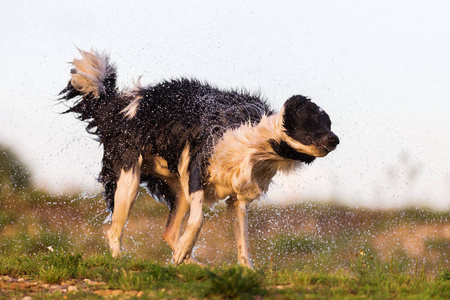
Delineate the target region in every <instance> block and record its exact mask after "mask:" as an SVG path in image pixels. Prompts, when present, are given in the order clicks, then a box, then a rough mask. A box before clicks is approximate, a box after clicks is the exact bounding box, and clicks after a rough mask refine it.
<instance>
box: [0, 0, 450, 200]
mask: <svg viewBox="0 0 450 300" xmlns="http://www.w3.org/2000/svg"><path fill="white" fill-rule="evenodd" d="M449 16H450V2H448V1H444V0H442V1H412V0H407V1H220V2H219V1H211V0H209V1H191V2H188V1H140V2H138V1H70V3H69V2H68V1H6V3H2V9H1V11H0V40H1V41H2V42H1V45H0V87H1V88H0V142H2V143H6V144H7V145H10V146H11V147H12V148H13V149H14V150H16V151H17V152H18V153H19V154H20V155H21V156H22V157H23V159H24V160H25V161H26V163H27V164H28V165H29V166H30V168H31V169H32V172H33V175H34V180H35V181H36V183H37V184H38V185H39V186H44V187H46V188H48V189H49V190H51V191H64V190H69V189H74V188H76V189H84V190H88V191H95V190H99V185H98V184H97V183H96V182H95V178H96V177H97V174H98V173H99V170H100V160H101V153H102V151H101V148H100V147H99V146H98V144H97V143H96V142H95V141H93V139H92V136H90V135H88V134H87V133H86V132H85V130H84V124H83V123H81V122H79V121H77V120H75V118H74V116H73V115H59V114H58V113H59V112H62V111H63V110H64V107H63V106H61V105H57V101H56V100H55V99H57V94H58V93H59V91H60V90H62V89H63V88H64V87H65V85H66V84H67V81H68V79H69V70H70V65H69V64H67V62H70V61H71V60H72V59H73V57H77V56H79V54H78V53H77V50H76V48H75V46H77V47H79V48H81V49H87V50H89V49H90V48H91V47H93V48H96V49H98V50H106V51H107V52H108V53H110V55H111V58H112V60H113V61H115V62H116V63H117V65H118V72H119V85H120V86H127V85H129V84H130V83H131V81H132V80H133V78H137V77H138V76H139V75H141V74H142V75H144V77H143V78H142V81H143V83H153V82H157V81H159V80H161V79H167V78H174V77H178V76H191V77H195V78H198V79H204V80H207V81H209V82H210V83H212V84H215V85H218V86H219V87H224V88H229V87H245V88H247V89H248V90H250V91H261V93H262V94H263V95H264V96H265V97H266V98H267V99H268V100H269V102H270V103H271V104H272V106H273V107H274V108H276V109H279V108H280V107H281V106H282V104H283V102H284V101H285V100H286V99H287V98H289V97H290V96H291V95H294V94H303V95H306V96H309V97H311V98H312V99H313V101H314V102H316V103H317V104H318V105H319V106H321V107H323V108H324V109H325V110H326V111H327V112H328V113H329V115H330V116H331V119H332V121H333V127H332V128H333V131H334V132H335V133H336V134H337V135H338V136H339V137H340V139H341V145H339V147H338V148H337V150H336V151H335V152H333V153H331V154H330V155H329V156H328V157H326V158H322V159H318V160H316V161H315V162H314V164H312V165H310V166H308V167H305V168H304V169H303V170H301V171H299V172H298V173H296V174H293V175H289V176H279V177H277V178H276V180H275V184H274V185H273V186H272V189H271V191H270V192H269V194H268V195H267V197H266V198H267V199H268V200H267V201H273V202H278V201H283V200H285V199H291V200H292V199H297V200H301V199H311V198H312V199H317V200H330V199H335V198H338V199H340V200H341V201H343V202H345V203H348V204H351V205H356V206H373V207H398V206H404V205H421V206H431V207H435V208H440V209H449V208H450V175H449V169H450V157H449V154H448V152H449V149H450V134H449V132H448V131H449V129H450V118H449V117H448V114H449V112H450V104H449V100H450V99H449V95H450V21H449Z"/></svg>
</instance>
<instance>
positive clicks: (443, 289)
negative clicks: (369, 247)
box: [0, 250, 450, 299]
mask: <svg viewBox="0 0 450 300" xmlns="http://www.w3.org/2000/svg"><path fill="white" fill-rule="evenodd" d="M0 261H1V263H0V274H1V275H8V276H11V277H15V278H24V279H26V280H29V281H35V280H37V281H38V282H40V283H42V284H45V283H47V284H65V283H67V282H71V284H72V285H78V286H79V288H78V289H77V291H75V292H70V293H65V296H66V297H68V299H72V298H73V299H76V298H78V299H80V298H88V299H89V298H92V299H95V298H97V299H98V295H99V294H98V291H99V290H104V291H119V293H120V294H118V295H122V296H125V295H128V294H127V293H129V295H134V297H135V298H139V297H141V298H142V299H145V298H165V299H188V298H192V297H194V298H198V299H202V298H211V299H254V298H255V297H256V296H263V297H264V299H298V298H316V299H320V298H331V297H333V298H336V299H353V298H355V299H356V298H361V297H364V298H374V299H399V298H404V299H448V297H450V270H441V271H440V272H439V274H437V275H436V276H434V277H430V276H425V275H424V274H425V272H424V270H422V269H421V268H422V267H420V268H419V269H418V271H417V273H416V274H408V273H404V272H400V271H398V268H396V266H395V262H394V261H392V262H391V263H390V264H389V265H387V266H385V265H383V264H382V263H380V262H379V261H378V259H377V258H375V257H373V256H372V255H371V254H370V253H368V252H364V250H361V253H360V255H359V256H357V257H355V258H354V259H353V260H352V262H351V264H352V267H351V272H350V273H348V272H345V271H344V270H337V271H336V272H333V273H329V272H323V271H314V270H290V269H283V270H276V269H271V268H266V269H261V270H256V271H251V270H248V269H246V268H242V267H239V266H222V267H216V268H202V267H199V266H196V265H181V266H178V267H175V266H173V265H170V264H169V265H162V264H160V263H155V262H152V261H148V260H141V259H133V258H126V257H125V258H120V259H113V258H112V257H111V256H110V255H109V254H106V255H96V256H86V255H83V254H81V253H78V254H73V253H67V252H64V251H54V252H47V253H43V252H40V253H35V254H31V255H22V254H17V253H16V254H12V255H8V256H4V255H1V256H0ZM86 279H89V280H90V281H88V282H96V283H98V282H101V283H102V284H96V285H93V284H89V283H88V284H86V283H85V282H86ZM83 285H84V287H83ZM83 289H84V290H83ZM50 290H51V288H50ZM2 293H3V294H4V296H5V297H6V296H7V297H11V296H12V295H14V296H17V297H19V296H24V295H30V291H28V290H23V291H17V290H16V291H9V292H8V291H7V290H5V288H3V289H2V291H0V299H1V298H3V297H2ZM139 293H140V294H139ZM138 294H139V295H140V296H139V297H138V296H137V295H138ZM31 295H32V296H33V297H36V298H39V299H58V298H60V297H61V293H58V292H56V293H50V294H47V292H46V291H45V290H43V291H41V292H37V293H31ZM5 299H6V298H5Z"/></svg>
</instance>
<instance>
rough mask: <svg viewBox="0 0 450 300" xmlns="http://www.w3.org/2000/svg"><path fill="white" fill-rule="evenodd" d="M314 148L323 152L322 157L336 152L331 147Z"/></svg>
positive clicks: (318, 146) (320, 146)
mask: <svg viewBox="0 0 450 300" xmlns="http://www.w3.org/2000/svg"><path fill="white" fill-rule="evenodd" d="M314 146H315V147H316V148H317V149H318V150H319V151H320V152H321V153H320V156H325V155H327V154H328V153H330V152H331V151H333V150H334V148H331V147H329V146H325V145H316V144H315V145H314Z"/></svg>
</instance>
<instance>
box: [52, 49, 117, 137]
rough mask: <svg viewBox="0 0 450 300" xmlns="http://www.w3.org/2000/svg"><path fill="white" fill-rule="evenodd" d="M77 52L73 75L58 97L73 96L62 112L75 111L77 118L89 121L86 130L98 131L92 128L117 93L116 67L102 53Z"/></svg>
mask: <svg viewBox="0 0 450 300" xmlns="http://www.w3.org/2000/svg"><path fill="white" fill-rule="evenodd" d="M79 51H80V53H81V56H82V58H81V59H74V60H73V66H74V68H73V69H72V70H71V74H72V78H71V79H70V81H69V83H68V85H67V87H66V88H65V89H64V90H62V91H61V93H60V95H61V98H60V99H61V100H65V101H69V100H71V99H75V102H74V103H73V105H72V107H71V108H70V109H68V110H67V111H65V113H68V112H74V113H77V114H78V118H79V119H81V120H83V121H85V120H87V121H88V122H89V124H88V126H87V130H88V131H89V132H91V133H96V134H99V133H100V132H98V130H97V131H95V132H92V129H93V128H96V127H98V117H99V113H101V111H102V107H103V106H105V105H107V104H108V102H109V101H110V100H111V99H113V98H114V97H115V96H116V93H117V91H116V77H117V75H116V67H115V66H114V65H113V64H112V63H110V62H109V57H108V55H106V54H104V53H98V52H97V51H94V50H91V51H90V52H87V51H82V50H79ZM103 111H104V110H103Z"/></svg>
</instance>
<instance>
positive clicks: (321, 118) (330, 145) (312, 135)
mask: <svg viewBox="0 0 450 300" xmlns="http://www.w3.org/2000/svg"><path fill="white" fill-rule="evenodd" d="M282 114H283V129H282V130H283V131H284V133H285V134H286V135H287V138H286V142H287V143H288V144H289V146H291V147H292V148H294V149H295V150H296V151H297V152H300V153H305V154H308V155H312V156H315V157H322V156H325V155H327V154H328V153H330V152H331V151H333V150H334V149H336V146H337V145H338V144H339V138H338V137H337V135H335V134H334V133H333V132H332V131H331V120H330V117H329V116H328V114H327V113H326V112H325V111H324V110H323V109H321V108H320V107H319V106H317V105H316V104H315V103H313V102H311V100H309V99H308V98H306V97H303V96H300V95H297V96H293V97H291V98H290V99H288V100H287V101H286V103H285V104H284V106H283V110H282Z"/></svg>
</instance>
